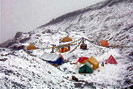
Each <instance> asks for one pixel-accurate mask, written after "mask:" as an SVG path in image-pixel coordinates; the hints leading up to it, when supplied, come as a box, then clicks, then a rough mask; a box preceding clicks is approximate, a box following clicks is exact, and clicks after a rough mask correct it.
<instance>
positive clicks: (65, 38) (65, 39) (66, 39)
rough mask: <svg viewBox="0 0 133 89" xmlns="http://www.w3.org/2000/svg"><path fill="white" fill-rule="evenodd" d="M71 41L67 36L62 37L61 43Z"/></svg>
mask: <svg viewBox="0 0 133 89" xmlns="http://www.w3.org/2000/svg"><path fill="white" fill-rule="evenodd" d="M69 41H72V38H70V37H69V36H67V37H64V38H63V39H61V42H69Z"/></svg>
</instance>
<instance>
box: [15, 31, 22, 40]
mask: <svg viewBox="0 0 133 89" xmlns="http://www.w3.org/2000/svg"><path fill="white" fill-rule="evenodd" d="M21 35H22V32H17V33H16V35H15V37H14V38H15V39H18V38H19V37H20V36H21Z"/></svg>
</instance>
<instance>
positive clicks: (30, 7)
mask: <svg viewBox="0 0 133 89" xmlns="http://www.w3.org/2000/svg"><path fill="white" fill-rule="evenodd" d="M0 1H2V6H1V7H2V11H1V12H2V20H1V21H2V22H1V33H2V34H0V38H2V40H1V42H3V41H6V40H7V39H10V38H13V36H14V35H15V33H16V32H17V31H22V32H27V31H30V30H33V29H35V28H36V27H38V26H40V25H43V24H45V23H47V22H49V21H50V20H51V19H53V18H56V17H58V16H60V15H63V14H65V13H68V12H71V11H75V10H78V9H81V8H85V7H86V6H89V5H92V4H94V3H97V2H100V1H103V0H0Z"/></svg>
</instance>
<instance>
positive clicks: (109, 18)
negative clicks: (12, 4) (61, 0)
mask: <svg viewBox="0 0 133 89" xmlns="http://www.w3.org/2000/svg"><path fill="white" fill-rule="evenodd" d="M132 19H133V0H107V1H103V2H100V3H97V4H95V5H92V6H89V7H87V8H84V9H81V10H78V11H75V12H71V13H68V14H66V15H63V16H61V17H58V18H56V19H54V20H52V21H50V22H49V23H47V24H45V25H42V26H40V27H38V28H37V29H35V30H33V31H31V32H28V33H21V32H18V33H17V34H16V36H15V37H14V38H13V39H12V40H10V41H7V42H5V43H3V44H1V47H3V48H1V49H0V55H1V57H0V60H6V61H0V66H1V67H0V87H1V88H5V89H6V88H7V89H8V88H11V89H12V88H13V89H20V88H22V89H25V88H26V89H47V88H48V89H52V88H53V89H59V88H61V89H76V88H86V89H88V88H90V89H94V88H96V89H101V88H104V89H114V88H116V89H121V88H127V87H131V86H133V85H132V84H133V81H132V80H133V71H132V70H133V62H132V60H133V54H132V52H133V39H132V38H133V21H132ZM68 35H69V36H70V37H72V39H73V40H74V41H75V42H77V43H78V42H79V41H77V40H78V39H80V38H82V37H84V38H86V39H87V40H88V41H85V43H86V44H87V46H88V50H81V49H80V48H79V47H78V48H77V49H75V50H74V51H72V52H66V53H63V54H62V55H63V56H64V57H65V59H67V60H69V62H67V63H64V64H63V65H61V66H59V67H54V66H52V65H50V64H48V63H46V62H45V61H44V60H43V59H42V58H41V56H42V55H46V54H47V53H49V54H50V52H51V49H48V48H49V47H52V45H53V44H54V45H60V42H59V39H61V38H63V37H65V36H68ZM100 40H108V41H109V45H110V46H109V47H108V48H106V47H102V46H100V45H99V42H100ZM28 43H33V44H34V45H36V46H37V47H38V48H39V49H37V50H33V51H26V50H13V49H10V48H11V47H12V46H13V45H15V44H19V45H21V44H24V45H26V44H28ZM77 43H76V44H77ZM75 46H76V45H73V46H72V47H71V50H72V49H73V48H75ZM4 47H5V48H4ZM54 54H58V51H57V50H55V53H54ZM54 54H50V56H49V57H52V55H54ZM110 55H113V56H114V57H115V58H116V59H117V62H118V64H117V65H111V64H107V65H105V66H104V67H102V66H100V68H99V69H98V70H96V71H94V73H93V74H79V73H78V68H79V67H78V66H76V65H74V64H71V63H73V62H76V61H77V60H78V58H79V57H81V56H87V57H91V56H94V57H95V58H96V59H97V60H98V61H99V62H100V65H101V63H102V62H104V61H105V60H107V59H108V57H109V56H110ZM72 76H76V77H77V78H78V79H79V80H81V81H80V82H75V81H72V80H71V79H70V78H71V77H72Z"/></svg>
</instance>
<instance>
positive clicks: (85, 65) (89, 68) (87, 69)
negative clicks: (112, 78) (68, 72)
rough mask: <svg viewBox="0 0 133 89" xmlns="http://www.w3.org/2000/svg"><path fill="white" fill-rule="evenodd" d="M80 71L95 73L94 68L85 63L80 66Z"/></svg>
mask: <svg viewBox="0 0 133 89" xmlns="http://www.w3.org/2000/svg"><path fill="white" fill-rule="evenodd" d="M79 73H90V74H91V73H93V69H92V68H91V67H90V66H89V65H88V64H84V65H83V66H81V67H80V68H79Z"/></svg>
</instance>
